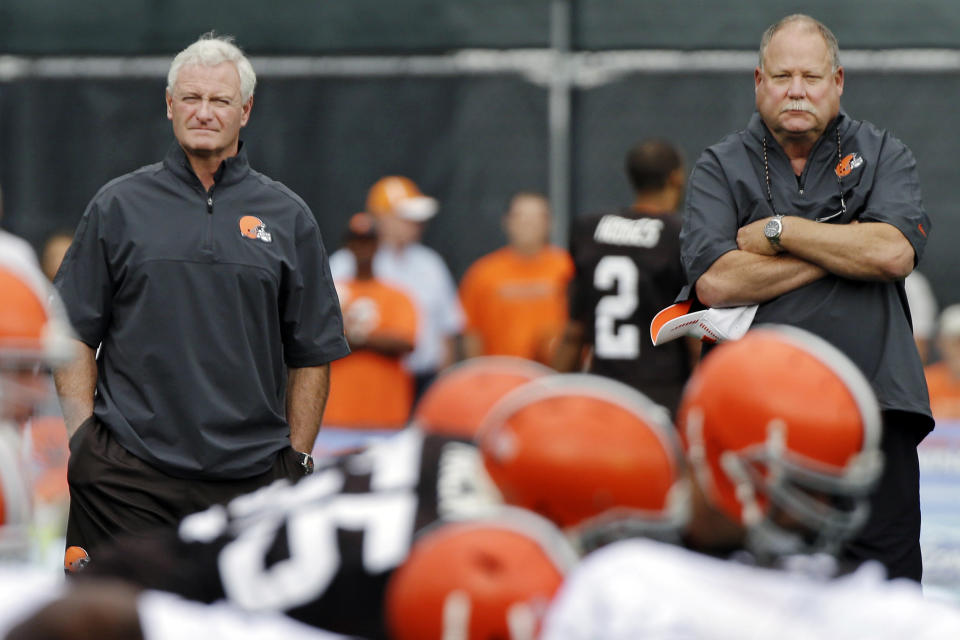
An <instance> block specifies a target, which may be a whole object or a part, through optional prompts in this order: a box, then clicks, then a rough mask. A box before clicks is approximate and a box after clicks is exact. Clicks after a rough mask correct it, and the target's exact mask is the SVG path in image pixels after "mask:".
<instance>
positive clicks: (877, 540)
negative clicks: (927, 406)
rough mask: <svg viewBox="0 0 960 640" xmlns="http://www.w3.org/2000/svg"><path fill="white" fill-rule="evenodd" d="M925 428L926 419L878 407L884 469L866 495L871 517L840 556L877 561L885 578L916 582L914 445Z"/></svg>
mask: <svg viewBox="0 0 960 640" xmlns="http://www.w3.org/2000/svg"><path fill="white" fill-rule="evenodd" d="M928 432H929V426H928V425H927V419H926V418H924V417H923V416H920V415H917V414H914V413H904V412H902V411H884V412H883V437H882V438H881V449H882V450H883V456H884V464H883V474H882V475H881V477H880V482H879V483H878V485H877V487H876V489H875V490H874V492H873V495H872V496H871V500H870V517H869V519H868V520H867V523H866V525H864V527H863V530H862V531H861V532H860V535H859V536H858V537H857V538H856V539H854V540H853V541H851V542H850V543H848V544H847V546H846V548H845V549H844V553H843V558H844V559H845V560H849V561H852V562H856V563H859V562H863V561H865V560H877V561H879V562H881V563H883V565H884V566H885V567H886V568H887V575H888V576H889V577H890V578H910V579H911V580H916V581H917V582H919V581H920V578H921V577H922V576H923V558H922V557H921V555H920V464H919V461H918V459H917V445H918V444H920V441H921V440H923V438H924V437H925V436H926V435H927V433H928Z"/></svg>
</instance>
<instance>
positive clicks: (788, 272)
mask: <svg viewBox="0 0 960 640" xmlns="http://www.w3.org/2000/svg"><path fill="white" fill-rule="evenodd" d="M754 79H755V87H756V105H757V113H755V114H754V115H753V116H752V118H751V119H750V121H749V123H748V124H747V128H746V129H744V130H743V131H740V132H737V133H734V134H731V135H729V136H727V137H726V138H725V139H723V140H722V141H720V142H719V143H717V144H715V145H714V146H712V147H710V148H708V149H707V150H706V151H705V152H704V153H703V154H702V155H701V156H700V159H699V160H698V162H697V165H696V167H695V168H694V170H693V173H692V174H691V178H690V181H689V186H688V189H689V192H688V197H687V203H686V209H685V211H684V218H683V231H682V233H681V245H682V254H683V263H684V268H685V270H686V273H687V278H688V282H689V283H691V284H694V283H695V287H696V293H697V296H698V297H699V299H700V300H701V301H702V302H703V303H704V304H706V305H708V306H714V307H731V306H737V305H748V304H755V303H759V305H760V306H759V308H758V310H757V313H756V317H755V319H754V323H755V324H759V323H772V322H776V323H783V324H791V325H795V326H798V327H802V328H804V329H807V330H808V331H811V332H813V333H814V334H816V335H819V336H820V337H822V338H825V339H826V340H827V341H828V342H830V343H832V344H833V345H834V346H836V347H838V348H839V349H840V350H841V351H842V352H843V353H844V354H846V355H847V356H848V357H849V358H850V359H851V360H853V362H854V363H855V364H857V366H858V367H859V368H860V369H861V371H863V373H864V374H865V375H866V377H867V379H868V380H869V381H870V384H871V386H872V387H873V390H874V391H875V393H876V395H877V397H878V400H879V402H880V408H881V409H882V411H883V442H882V449H883V452H884V456H885V458H886V464H885V466H884V473H883V476H882V478H881V481H880V484H879V486H878V488H877V490H876V491H875V493H874V497H873V500H872V504H871V516H870V520H869V521H868V522H867V524H866V526H865V527H864V529H863V530H862V533H861V534H860V536H859V537H858V538H857V539H855V540H854V541H853V542H852V543H850V544H849V545H848V546H847V549H846V554H847V555H848V556H849V559H852V560H855V561H860V560H866V559H876V560H879V561H881V562H882V563H883V564H884V565H885V566H886V568H887V570H888V573H889V575H890V576H891V577H899V576H903V577H909V578H912V579H914V580H920V577H921V574H922V560H921V555H920V542H919V536H920V502H919V469H918V462H917V451H916V446H917V444H918V443H919V442H920V441H921V440H922V439H923V437H924V436H925V435H926V434H927V433H928V432H929V431H930V429H931V428H932V427H933V420H932V418H931V416H930V403H929V401H928V398H927V388H926V384H925V382H924V379H923V368H922V366H921V363H920V358H919V356H918V354H917V348H916V346H915V344H914V341H913V336H912V332H911V329H910V313H909V310H908V308H907V305H906V296H905V294H904V290H903V279H904V278H905V277H906V276H907V275H908V274H909V273H910V272H911V271H912V270H913V268H914V266H915V265H916V263H917V261H918V260H919V259H920V257H921V255H922V254H923V250H924V247H925V246H926V241H927V234H928V233H929V232H930V220H929V218H928V217H927V214H926V212H925V211H924V209H923V205H922V204H921V198H920V185H919V180H918V177H917V167H916V161H915V160H914V158H913V155H912V154H911V152H910V150H909V149H908V148H907V147H906V146H905V145H904V144H903V143H902V142H900V141H899V140H897V139H896V138H894V137H893V136H891V135H890V134H889V133H887V132H885V131H883V130H881V129H878V128H877V127H875V126H873V125H872V124H870V123H867V122H861V121H858V120H854V119H853V118H851V117H849V116H848V115H847V114H846V113H844V112H843V111H842V110H841V109H840V96H841V94H842V93H843V85H844V70H843V67H841V66H840V64H839V54H838V47H837V41H836V38H835V37H834V35H833V34H832V33H831V32H830V30H829V29H827V28H826V27H825V26H824V25H822V24H821V23H819V22H817V21H816V20H814V19H813V18H811V17H809V16H805V15H791V16H788V17H786V18H784V19H782V20H781V21H779V22H778V23H776V24H774V25H773V26H771V27H770V28H769V29H768V30H767V31H766V32H765V33H764V35H763V39H762V41H761V44H760V64H759V66H758V67H757V68H756V70H755V71H754ZM757 393H763V389H757Z"/></svg>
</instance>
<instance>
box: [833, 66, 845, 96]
mask: <svg viewBox="0 0 960 640" xmlns="http://www.w3.org/2000/svg"><path fill="white" fill-rule="evenodd" d="M833 81H834V82H835V83H836V85H837V93H838V94H840V95H843V67H837V70H836V71H835V72H834V74H833Z"/></svg>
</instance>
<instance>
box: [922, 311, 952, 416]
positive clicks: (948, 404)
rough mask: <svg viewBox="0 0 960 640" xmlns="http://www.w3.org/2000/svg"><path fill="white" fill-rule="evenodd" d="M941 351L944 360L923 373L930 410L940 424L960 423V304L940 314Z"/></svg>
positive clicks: (939, 334) (938, 342)
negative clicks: (944, 421)
mask: <svg viewBox="0 0 960 640" xmlns="http://www.w3.org/2000/svg"><path fill="white" fill-rule="evenodd" d="M937 349H938V350H939V351H940V355H941V356H942V360H941V361H940V362H937V363H935V364H931V365H927V366H926V367H925V368H924V370H923V372H924V374H925V375H926V377H927V390H928V391H929V392H930V409H931V410H932V411H933V417H934V419H935V420H936V421H937V422H940V421H943V420H960V304H953V305H950V306H949V307H947V308H946V309H944V310H943V312H942V313H941V314H940V328H939V329H938V331H937Z"/></svg>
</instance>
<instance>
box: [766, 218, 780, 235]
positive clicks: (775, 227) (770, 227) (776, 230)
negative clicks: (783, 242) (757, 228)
mask: <svg viewBox="0 0 960 640" xmlns="http://www.w3.org/2000/svg"><path fill="white" fill-rule="evenodd" d="M763 235H765V236H767V238H769V239H774V238H779V237H780V221H779V220H778V219H776V218H774V219H773V220H770V221H769V222H767V224H766V225H765V226H764V227H763Z"/></svg>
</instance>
